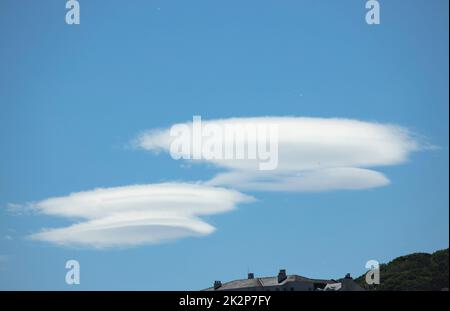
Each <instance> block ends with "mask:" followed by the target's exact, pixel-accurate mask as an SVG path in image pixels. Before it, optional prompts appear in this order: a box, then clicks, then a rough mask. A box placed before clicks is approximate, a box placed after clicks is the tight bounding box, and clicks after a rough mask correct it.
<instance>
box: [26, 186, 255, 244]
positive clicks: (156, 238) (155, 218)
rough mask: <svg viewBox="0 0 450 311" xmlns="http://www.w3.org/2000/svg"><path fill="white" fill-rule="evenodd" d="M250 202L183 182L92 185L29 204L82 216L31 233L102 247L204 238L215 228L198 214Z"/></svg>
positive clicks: (54, 240) (39, 237)
mask: <svg viewBox="0 0 450 311" xmlns="http://www.w3.org/2000/svg"><path fill="white" fill-rule="evenodd" d="M251 200H252V198H251V197H249V196H246V195H244V194H241V193H239V192H237V191H233V190H227V189H223V188H217V187H211V186H205V185H198V184H187V183H166V184H151V185H135V186H126V187H116V188H101V189H95V190H91V191H86V192H78V193H72V194H70V195H68V196H65V197H57V198H49V199H46V200H43V201H39V202H35V203H30V204H29V207H30V208H32V209H35V210H37V211H39V212H41V213H44V214H48V215H54V216H61V217H65V218H71V219H73V218H78V219H80V222H77V223H75V224H73V225H71V226H68V227H63V228H53V229H44V230H42V231H41V232H38V233H35V234H32V235H31V236H30V237H31V238H32V239H34V240H41V241H47V242H51V243H55V244H61V245H79V246H89V247H95V248H105V247H114V246H135V245H141V244H151V243H158V242H163V241H167V240H172V239H177V238H182V237H188V236H204V235H208V234H210V233H212V232H213V231H214V227H212V226H211V225H210V224H208V223H206V222H204V221H203V220H201V219H200V218H199V217H200V216H202V215H211V214H218V213H223V212H227V211H230V210H232V209H234V208H235V206H236V205H237V204H239V203H244V202H249V201H251Z"/></svg>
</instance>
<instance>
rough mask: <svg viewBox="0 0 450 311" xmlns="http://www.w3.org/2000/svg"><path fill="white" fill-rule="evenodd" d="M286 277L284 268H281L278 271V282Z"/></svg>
mask: <svg viewBox="0 0 450 311" xmlns="http://www.w3.org/2000/svg"><path fill="white" fill-rule="evenodd" d="M286 279H287V276H286V270H285V269H281V270H280V272H278V283H281V282H283V281H284V280H286Z"/></svg>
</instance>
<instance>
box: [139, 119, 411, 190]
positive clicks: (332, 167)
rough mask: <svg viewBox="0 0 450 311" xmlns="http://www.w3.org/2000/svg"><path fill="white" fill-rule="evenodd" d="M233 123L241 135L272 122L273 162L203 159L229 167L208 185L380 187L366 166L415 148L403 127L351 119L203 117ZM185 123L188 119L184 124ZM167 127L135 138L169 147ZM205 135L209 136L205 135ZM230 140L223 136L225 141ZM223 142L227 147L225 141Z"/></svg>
mask: <svg viewBox="0 0 450 311" xmlns="http://www.w3.org/2000/svg"><path fill="white" fill-rule="evenodd" d="M212 123H214V124H219V125H221V124H230V123H231V124H237V125H239V126H240V127H241V128H242V129H243V130H244V134H243V136H245V135H246V133H245V129H246V128H247V127H246V126H247V125H248V124H265V125H267V124H272V125H273V124H275V125H277V128H278V155H277V156H278V166H277V168H276V169H275V170H273V171H268V172H258V162H257V160H252V159H239V160H236V159H235V160H232V159H212V160H211V159H203V160H206V161H208V162H211V163H214V164H216V165H218V166H220V167H224V168H227V169H229V170H230V172H225V173H222V174H219V175H217V176H215V177H214V178H213V179H212V180H210V181H209V182H208V184H214V185H227V186H231V187H236V188H239V189H245V190H261V191H262V190H264V191H326V190H337V189H365V188H373V187H379V186H383V185H386V184H388V183H389V180H388V179H387V178H386V177H385V176H384V175H383V174H381V173H379V172H376V171H373V170H370V169H368V168H371V167H377V166H386V165H396V164H400V163H403V162H405V161H406V160H407V159H408V156H409V154H410V153H411V152H413V151H416V150H418V149H419V145H418V143H417V142H416V140H415V139H414V137H413V135H412V134H411V133H410V132H409V131H408V130H407V129H405V128H403V127H400V126H396V125H390V124H380V123H373V122H364V121H359V120H350V119H336V118H331V119H324V118H301V117H298V118H296V117H259V118H232V119H220V120H210V121H203V124H202V126H208V124H212ZM186 124H187V125H189V124H190V123H186ZM173 139H174V138H173V137H171V136H170V129H165V130H158V131H150V132H147V133H144V134H142V135H140V136H139V137H138V139H137V144H138V146H139V147H141V148H144V149H146V150H153V151H158V150H164V151H169V150H170V145H171V143H172V142H173ZM205 139H208V138H205ZM232 143H234V142H233V141H230V140H225V141H224V144H225V145H227V144H232ZM225 147H226V146H225Z"/></svg>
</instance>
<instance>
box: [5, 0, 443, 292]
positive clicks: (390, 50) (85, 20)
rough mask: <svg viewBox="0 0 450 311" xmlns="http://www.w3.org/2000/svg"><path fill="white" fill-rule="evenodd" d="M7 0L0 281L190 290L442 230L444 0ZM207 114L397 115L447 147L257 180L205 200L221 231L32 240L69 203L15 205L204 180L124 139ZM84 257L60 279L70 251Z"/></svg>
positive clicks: (436, 240)
mask: <svg viewBox="0 0 450 311" xmlns="http://www.w3.org/2000/svg"><path fill="white" fill-rule="evenodd" d="M80 5H81V24H80V25H76V26H73V25H72V26H69V25H66V24H65V22H64V17H65V12H66V9H65V7H64V1H50V0H48V1H22V0H20V1H13V0H5V1H2V2H1V4H0V148H1V149H0V154H1V158H0V159H1V161H0V207H1V209H0V215H1V216H0V289H39V290H40V289H61V290H74V289H88V290H91V289H94V290H97V289H126V290H128V289H143V290H185V289H186V290H196V289H201V288H205V287H208V286H210V285H211V284H212V282H213V281H214V280H216V279H219V280H223V281H226V280H232V279H235V278H241V277H245V276H246V273H247V272H248V271H249V270H250V271H252V272H254V273H255V275H256V276H261V275H262V276H267V275H275V274H276V273H277V271H278V269H280V268H285V269H287V272H288V273H295V274H300V275H304V276H309V277H318V278H319V277H323V278H338V277H341V276H343V275H344V274H345V273H347V272H350V273H352V274H354V275H359V274H361V273H363V272H364V271H365V268H364V265H365V263H366V261H367V260H369V259H376V260H378V261H380V262H385V261H389V260H390V259H393V258H394V257H396V256H399V255H402V254H406V253H410V252H416V251H426V252H432V251H435V250H437V249H441V248H446V247H448V244H449V242H448V232H449V226H448V224H449V221H448V219H449V214H448V206H449V196H448V186H449V185H448V180H449V175H448V172H449V167H448V163H449V161H448V159H449V154H448V130H449V129H448V124H449V120H448V113H449V111H448V107H449V106H448V65H449V64H448V1H445V0H442V1H441V0H433V1H429V0H428V1H426V0H415V1H408V2H405V1H401V0H396V1H382V3H381V24H380V25H377V26H369V25H367V24H366V23H365V20H364V16H365V12H366V10H365V1H362V0H349V1H339V2H338V1H332V0H328V1H327V0H321V1H313V0H309V1H306V0H305V1H300V0H299V1H283V2H282V3H280V1H214V2H213V1H197V0H196V1H153V0H152V1H133V2H132V3H131V2H130V1H124V0H110V1H100V0H89V1H83V0H80ZM193 115H201V116H202V118H204V119H219V118H230V117H259V116H263V117H264V116H305V117H320V118H331V117H334V118H346V119H357V120H362V121H369V122H381V123H387V124H396V125H400V126H403V127H406V128H408V129H410V130H412V131H413V132H415V133H417V134H418V135H420V136H421V137H422V138H423V139H424V140H426V141H427V142H429V143H430V144H432V145H434V146H438V148H434V149H433V150H423V151H419V152H413V153H411V155H410V156H409V159H408V161H406V162H405V163H402V164H399V165H392V166H381V167H377V171H379V172H382V173H383V174H385V175H386V176H387V177H388V178H389V180H390V184H389V185H387V186H384V187H378V188H373V189H366V190H354V191H353V190H352V191H349V190H341V191H326V192H319V193H308V192H302V193H297V192H288V193H285V192H252V191H243V192H244V193H245V194H247V195H252V196H254V197H255V198H257V201H256V202H253V203H250V204H245V205H239V206H238V207H237V209H235V210H234V211H231V212H228V213H224V214H220V215H211V216H207V217H204V219H206V220H207V222H208V223H209V224H211V225H212V226H214V227H216V229H217V230H216V231H215V232H214V233H212V234H210V235H206V236H203V237H187V238H182V239H177V240H174V241H170V242H167V243H160V244H157V245H143V246H137V247H131V248H130V247H119V248H111V249H102V250H98V249H92V248H85V247H81V248H80V247H71V246H68V247H62V246H58V245H54V244H51V243H47V242H41V241H34V240H31V239H29V238H28V236H29V235H30V234H33V233H35V232H39V231H40V230H41V229H42V228H52V227H62V226H66V225H69V224H71V221H69V220H68V219H65V218H58V217H52V216H49V215H43V214H40V213H34V212H29V211H28V212H27V211H26V212H23V213H21V214H18V213H16V212H11V211H10V210H9V209H8V208H7V207H8V204H10V203H14V204H25V203H27V202H35V201H40V200H44V199H46V198H50V197H59V196H66V195H68V194H70V193H73V192H79V191H86V190H91V189H95V188H98V187H104V188H108V187H117V186H126V185H134V184H153V183H161V182H171V181H185V182H188V181H197V180H207V179H210V178H212V177H213V176H214V175H215V174H216V173H217V168H215V167H211V166H209V165H195V166H192V167H185V166H183V165H182V163H181V162H180V161H174V160H172V159H171V158H170V156H169V155H167V154H164V153H162V154H159V155H155V154H153V153H150V152H147V151H144V150H137V149H135V148H131V147H130V144H129V142H130V141H131V140H133V139H134V138H135V137H136V135H138V134H139V133H141V132H142V131H143V130H148V129H153V128H161V127H163V128H166V127H169V126H170V125H172V124H174V123H177V122H184V121H189V120H191V119H192V116H193ZM69 259H76V260H78V261H79V262H80V265H81V284H80V285H77V286H75V287H74V286H72V287H71V286H68V285H67V284H66V283H65V281H64V278H65V273H66V269H65V262H66V261H67V260H69Z"/></svg>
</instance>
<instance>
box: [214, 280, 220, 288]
mask: <svg viewBox="0 0 450 311" xmlns="http://www.w3.org/2000/svg"><path fill="white" fill-rule="evenodd" d="M220 287H222V282H220V281H214V289H218V288H220Z"/></svg>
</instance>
